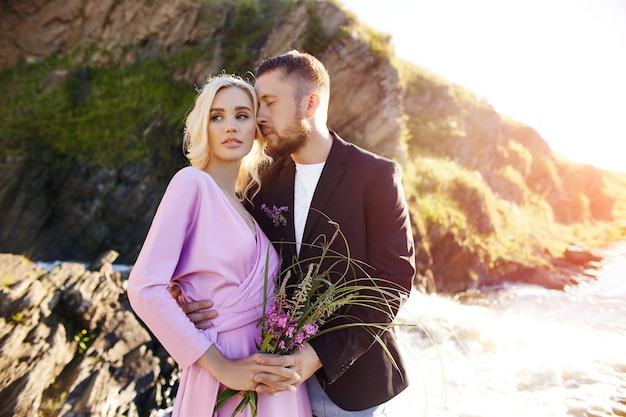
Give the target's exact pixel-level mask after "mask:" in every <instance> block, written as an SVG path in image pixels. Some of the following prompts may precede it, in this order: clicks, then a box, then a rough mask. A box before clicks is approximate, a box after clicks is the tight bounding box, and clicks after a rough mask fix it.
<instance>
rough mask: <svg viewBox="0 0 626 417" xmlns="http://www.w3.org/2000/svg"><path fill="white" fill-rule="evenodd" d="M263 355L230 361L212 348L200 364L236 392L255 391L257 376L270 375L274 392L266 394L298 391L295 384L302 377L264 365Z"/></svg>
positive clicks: (282, 368) (295, 373)
mask: <svg viewBox="0 0 626 417" xmlns="http://www.w3.org/2000/svg"><path fill="white" fill-rule="evenodd" d="M260 356H267V355H262V354H260V353H255V354H253V355H251V356H248V357H247V358H243V359H236V360H232V359H228V358H226V357H225V356H224V355H222V353H221V352H220V351H219V350H218V349H217V348H216V347H215V346H211V347H210V348H209V349H207V351H206V352H205V353H204V355H202V357H200V359H199V360H198V362H197V363H198V364H199V365H200V366H202V367H203V368H204V369H206V370H207V371H209V372H210V373H211V374H212V375H213V376H214V377H215V378H216V379H217V380H218V381H219V382H221V383H222V384H224V385H225V386H227V387H228V388H231V389H234V390H242V391H255V390H256V389H257V385H258V384H257V382H256V378H255V377H256V375H258V374H263V375H266V376H268V375H270V376H271V377H272V378H273V379H275V382H274V384H272V386H273V388H274V389H273V390H271V391H269V390H265V392H264V393H267V394H269V395H274V394H276V393H277V392H280V391H291V392H294V391H296V385H295V383H290V382H293V381H295V382H298V383H299V382H300V380H301V379H302V378H301V377H300V375H299V374H298V373H297V372H296V371H294V370H292V369H290V368H288V367H284V366H274V365H263V364H260V363H259V362H262V360H261V359H260V358H259V357H260Z"/></svg>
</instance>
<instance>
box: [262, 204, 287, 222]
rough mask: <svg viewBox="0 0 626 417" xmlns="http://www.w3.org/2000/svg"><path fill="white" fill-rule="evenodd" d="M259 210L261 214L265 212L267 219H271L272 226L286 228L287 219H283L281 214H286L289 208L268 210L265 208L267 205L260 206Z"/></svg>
mask: <svg viewBox="0 0 626 417" xmlns="http://www.w3.org/2000/svg"><path fill="white" fill-rule="evenodd" d="M261 210H263V212H265V214H266V215H267V217H269V218H270V219H272V223H274V226H276V227H278V226H287V219H286V218H285V216H284V214H283V213H286V212H288V211H289V207H287V206H282V207H276V206H272V208H269V207H267V205H265V204H261Z"/></svg>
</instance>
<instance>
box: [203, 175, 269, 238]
mask: <svg viewBox="0 0 626 417" xmlns="http://www.w3.org/2000/svg"><path fill="white" fill-rule="evenodd" d="M205 173H206V174H207V175H208V176H209V178H210V179H211V181H212V182H213V184H214V185H215V187H216V188H217V190H218V191H219V193H220V194H221V195H222V197H223V198H224V199H225V200H226V203H227V204H228V206H229V207H230V208H231V209H232V210H233V211H234V212H235V214H237V217H239V219H240V220H241V221H242V222H243V224H244V225H245V226H246V229H248V230H249V231H250V233H251V234H252V237H254V239H255V240H256V239H257V236H258V234H259V226H258V224H257V223H256V220H254V217H252V215H251V214H250V213H249V212H248V210H246V208H245V207H244V206H243V204H241V208H242V209H243V210H244V212H245V213H246V214H247V215H248V218H249V219H250V221H251V223H248V221H246V219H245V218H244V217H243V216H242V215H241V213H240V212H239V210H238V209H237V207H235V205H234V203H233V202H232V201H231V200H230V198H229V197H228V196H227V195H226V193H225V192H224V190H222V188H221V187H220V186H219V185H218V183H217V182H216V181H215V179H214V178H213V177H212V176H211V174H209V173H208V172H205ZM237 202H239V203H241V202H240V201H239V200H237Z"/></svg>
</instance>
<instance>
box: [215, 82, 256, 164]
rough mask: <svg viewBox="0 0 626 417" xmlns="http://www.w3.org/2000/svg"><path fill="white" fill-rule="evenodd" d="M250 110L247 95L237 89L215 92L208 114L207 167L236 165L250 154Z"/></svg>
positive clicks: (253, 122)
mask: <svg viewBox="0 0 626 417" xmlns="http://www.w3.org/2000/svg"><path fill="white" fill-rule="evenodd" d="M252 108H253V107H252V100H251V99H250V96H249V95H248V94H247V93H246V92H245V91H244V90H242V89H241V88H238V87H224V88H222V89H220V90H219V91H218V92H217V94H216V95H215V99H214V100H213V105H212V106H211V110H210V114H209V127H208V136H209V148H210V149H211V158H210V162H209V164H212V163H228V162H240V161H241V159H242V158H243V157H244V156H246V155H247V154H248V152H250V150H251V149H252V144H253V143H254V139H255V135H256V128H257V126H256V120H255V118H254V114H253V111H252Z"/></svg>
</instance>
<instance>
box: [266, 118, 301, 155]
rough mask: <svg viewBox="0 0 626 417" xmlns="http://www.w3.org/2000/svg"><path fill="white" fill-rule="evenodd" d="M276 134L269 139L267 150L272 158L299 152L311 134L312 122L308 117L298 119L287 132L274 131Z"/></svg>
mask: <svg viewBox="0 0 626 417" xmlns="http://www.w3.org/2000/svg"><path fill="white" fill-rule="evenodd" d="M274 134H275V135H276V136H274V137H273V138H271V140H269V139H268V141H267V151H268V153H269V154H270V155H271V156H272V158H281V157H283V156H286V155H289V154H292V153H296V152H298V151H299V150H300V149H301V148H302V147H303V146H304V144H305V143H306V141H307V140H308V139H309V137H310V136H311V124H310V123H309V122H308V120H306V119H296V123H295V124H294V125H292V126H291V127H289V128H288V129H287V130H286V131H285V133H283V134H282V135H279V134H278V132H276V131H274Z"/></svg>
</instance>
